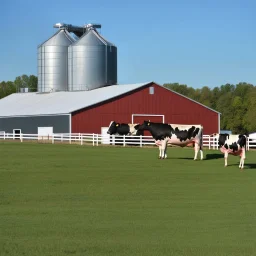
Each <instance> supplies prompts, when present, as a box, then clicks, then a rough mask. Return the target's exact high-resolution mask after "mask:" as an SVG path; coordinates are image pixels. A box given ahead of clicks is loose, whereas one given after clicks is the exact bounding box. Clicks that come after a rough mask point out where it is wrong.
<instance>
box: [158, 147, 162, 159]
mask: <svg viewBox="0 0 256 256" xmlns="http://www.w3.org/2000/svg"><path fill="white" fill-rule="evenodd" d="M161 147H162V145H160V146H158V148H159V159H161Z"/></svg>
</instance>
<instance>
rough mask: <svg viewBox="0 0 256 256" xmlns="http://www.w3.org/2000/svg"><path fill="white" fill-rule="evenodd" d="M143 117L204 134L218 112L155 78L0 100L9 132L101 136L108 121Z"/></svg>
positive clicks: (1, 120)
mask: <svg viewBox="0 0 256 256" xmlns="http://www.w3.org/2000/svg"><path fill="white" fill-rule="evenodd" d="M144 120H150V121H152V122H154V121H155V122H165V123H175V124H201V125H203V126H204V134H212V133H218V132H219V130H220V113H219V112H217V111H215V110H213V109H210V108H208V107H206V106H204V105H202V104H200V103H198V102H196V101H194V100H191V99H189V98H187V97H184V96H182V95H180V94H178V93H176V92H174V91H172V90H169V89H166V88H164V87H163V86H160V85H158V84H156V83H154V82H149V83H140V84H125V85H112V86H106V87H102V88H98V89H94V90H89V91H71V92H68V91H60V92H49V93H13V94H11V95H9V96H7V97H5V98H3V99H1V100H0V130H1V131H6V132H11V133H12V132H14V133H24V134H25V133H27V134H30V133H34V134H35V133H36V134H39V133H41V132H42V133H47V134H48V133H49V134H50V133H98V134H100V133H101V129H102V127H108V126H109V124H110V122H111V121H116V122H120V123H121V122H123V123H141V122H143V121H144ZM145 135H148V134H147V133H145Z"/></svg>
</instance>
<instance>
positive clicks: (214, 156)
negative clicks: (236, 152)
mask: <svg viewBox="0 0 256 256" xmlns="http://www.w3.org/2000/svg"><path fill="white" fill-rule="evenodd" d="M219 158H224V155H223V154H221V153H219V154H206V156H205V159H204V160H213V159H219Z"/></svg>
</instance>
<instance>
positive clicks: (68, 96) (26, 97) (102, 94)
mask: <svg viewBox="0 0 256 256" xmlns="http://www.w3.org/2000/svg"><path fill="white" fill-rule="evenodd" d="M149 83H150V82H147V83H138V84H126V85H111V86H107V87H102V88H98V89H95V90H91V91H75V92H53V93H36V92H30V93H13V94H11V95H9V96H7V97H5V98H3V99H1V100H0V117H8V116H35V115H36V116H37V115H56V114H68V113H72V112H74V111H76V110H79V109H82V108H86V107H89V106H92V105H94V104H97V103H100V102H102V101H105V100H109V99H111V98H114V97H117V96H119V95H122V94H125V93H127V92H130V91H132V90H136V89H138V88H140V87H142V86H145V85H147V84H149Z"/></svg>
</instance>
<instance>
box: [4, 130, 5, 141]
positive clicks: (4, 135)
mask: <svg viewBox="0 0 256 256" xmlns="http://www.w3.org/2000/svg"><path fill="white" fill-rule="evenodd" d="M4 140H5V132H4Z"/></svg>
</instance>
